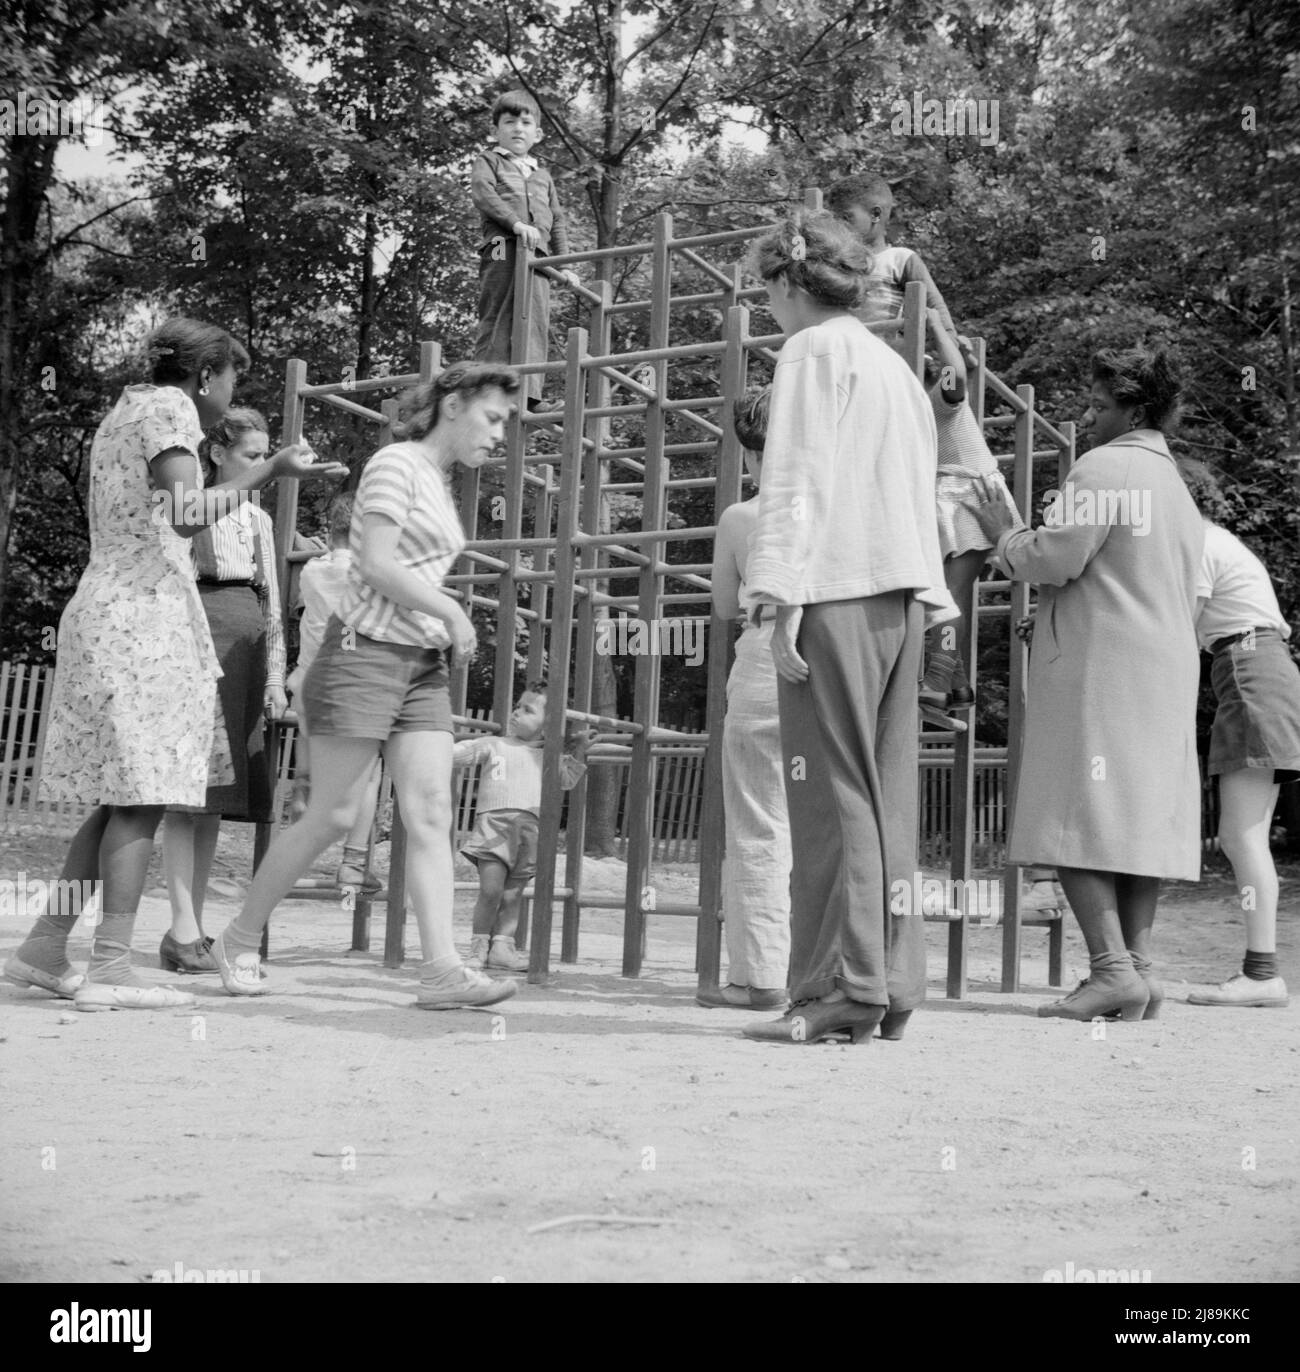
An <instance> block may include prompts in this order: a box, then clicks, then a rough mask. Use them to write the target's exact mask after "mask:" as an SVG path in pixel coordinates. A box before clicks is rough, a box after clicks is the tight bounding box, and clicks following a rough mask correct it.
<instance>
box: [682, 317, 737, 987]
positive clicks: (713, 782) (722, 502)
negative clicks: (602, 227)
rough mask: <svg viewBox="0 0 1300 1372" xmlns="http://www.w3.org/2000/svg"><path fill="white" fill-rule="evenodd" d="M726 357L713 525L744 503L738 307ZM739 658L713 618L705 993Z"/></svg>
mask: <svg viewBox="0 0 1300 1372" xmlns="http://www.w3.org/2000/svg"><path fill="white" fill-rule="evenodd" d="M724 328H725V333H724V335H723V338H724V343H725V350H724V352H723V354H722V376H721V391H722V415H721V420H722V446H721V449H720V451H719V453H718V477H717V484H716V485H715V486H714V493H713V522H714V524H715V525H716V524H717V523H718V521H719V520H720V519H721V518H722V512H723V511H724V510H725V509H726V508H727V507H728V506H729V505H734V504H735V503H736V501H738V500H739V499H740V494H741V484H740V483H741V475H742V468H743V462H742V459H741V451H740V442H739V440H738V439H737V438H736V429H735V424H734V421H733V416H732V410H733V406H734V403H735V401H737V400H738V399H740V397H741V396H742V395H743V394H744V393H745V378H746V372H747V364H748V358H749V354H748V353H747V351H746V349H745V340H746V339H747V338H748V337H749V311H748V310H747V309H746V308H745V307H744V306H743V305H733V306H732V307H731V308H730V309H729V310H728V311H727V314H726V322H725V325H724ZM734 657H735V633H734V632H733V627H732V624H731V622H730V621H729V620H725V619H720V618H719V617H718V616H717V615H716V614H714V613H713V612H712V606H710V617H709V656H708V666H707V669H706V670H707V677H706V680H707V682H708V685H707V695H706V705H705V725H704V727H705V730H706V731H707V733H708V736H709V743H708V747H707V749H706V750H705V754H704V804H703V811H702V814H701V818H700V919H699V923H698V925H697V926H696V930H695V970H696V973H697V975H698V977H699V985H700V987H701V989H704V988H707V987H713V986H716V985H717V984H718V981H719V978H720V974H721V971H722V920H723V919H724V918H725V917H726V913H727V912H726V911H725V910H724V909H723V908H722V864H723V862H724V860H725V857H726V815H725V809H724V806H723V802H722V736H723V730H724V728H725V727H726V713H727V677H728V676H729V675H730V674H731V665H732V661H733V659H734Z"/></svg>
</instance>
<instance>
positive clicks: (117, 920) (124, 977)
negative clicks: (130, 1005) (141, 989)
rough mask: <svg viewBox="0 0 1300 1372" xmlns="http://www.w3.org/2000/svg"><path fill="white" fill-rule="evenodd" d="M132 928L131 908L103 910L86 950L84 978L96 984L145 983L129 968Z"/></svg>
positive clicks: (133, 984)
mask: <svg viewBox="0 0 1300 1372" xmlns="http://www.w3.org/2000/svg"><path fill="white" fill-rule="evenodd" d="M134 931H135V911H134V910H132V911H131V912H130V914H109V913H108V912H107V911H105V912H104V914H103V916H102V917H101V919H100V923H99V928H98V929H97V930H96V931H95V942H94V945H93V946H92V948H91V950H90V965H89V966H88V967H87V968H86V980H87V981H88V982H95V983H96V984H97V985H100V986H148V985H149V983H148V982H147V981H142V980H141V979H140V978H139V977H138V976H136V974H135V973H134V972H133V971H132V970H131V935H132V934H133V933H134Z"/></svg>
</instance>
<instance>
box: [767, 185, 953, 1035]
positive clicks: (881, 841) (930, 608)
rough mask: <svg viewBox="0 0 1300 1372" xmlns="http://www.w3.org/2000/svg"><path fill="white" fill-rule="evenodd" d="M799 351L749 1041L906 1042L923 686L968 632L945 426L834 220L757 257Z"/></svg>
mask: <svg viewBox="0 0 1300 1372" xmlns="http://www.w3.org/2000/svg"><path fill="white" fill-rule="evenodd" d="M753 264H754V267H755V270H756V271H757V274H758V275H759V276H760V277H761V278H762V280H763V282H764V283H765V285H766V286H767V292H768V302H769V308H770V309H771V311H772V314H773V315H774V316H775V317H776V321H777V323H778V324H779V325H780V326H781V328H782V329H783V330H784V332H785V334H786V341H785V344H784V346H783V347H782V349H781V353H780V356H779V357H778V359H777V364H776V369H775V373H774V375H773V378H772V402H771V414H770V418H769V423H768V433H767V442H766V445H765V448H764V459H763V484H762V488H761V490H760V492H759V509H758V520H757V525H756V528H755V533H754V542H753V550H752V552H751V554H750V558H749V561H748V563H747V565H746V571H745V575H746V582H747V585H748V589H749V591H750V593H751V595H752V597H753V600H754V603H755V605H756V607H757V608H756V609H755V611H754V613H755V614H756V615H758V614H762V613H763V607H765V606H775V607H776V612H775V622H774V624H773V628H772V658H773V661H774V663H775V665H776V671H777V675H778V677H779V678H780V681H779V684H778V698H779V706H780V716H781V749H782V752H783V754H784V762H785V786H786V798H787V801H788V808H789V815H790V837H791V844H792V849H793V867H792V872H791V881H790V912H791V918H790V935H791V948H790V998H791V1002H792V1005H791V1009H790V1011H789V1013H788V1014H787V1015H785V1016H784V1017H783V1018H781V1019H779V1020H776V1021H774V1022H769V1023H762V1024H757V1025H753V1026H751V1027H750V1028H748V1029H746V1030H745V1033H746V1035H747V1036H748V1037H750V1038H760V1039H771V1040H776V1041H778V1042H787V1043H813V1042H815V1041H816V1040H818V1039H819V1038H824V1037H826V1036H827V1035H829V1034H833V1033H836V1032H843V1033H846V1034H848V1035H849V1036H850V1038H851V1039H852V1041H853V1042H854V1043H859V1042H862V1041H864V1040H865V1039H868V1038H869V1037H870V1036H871V1034H872V1033H873V1032H874V1030H875V1029H876V1027H877V1026H879V1027H880V1029H881V1036H882V1037H884V1038H894V1039H896V1038H899V1037H901V1034H902V1027H903V1024H904V1023H905V1022H906V1019H907V1017H908V1015H910V1014H911V1012H912V1009H913V1008H914V1007H915V1006H916V1005H918V1004H919V1003H920V1002H921V1001H922V1000H923V999H924V997H925V939H924V929H923V927H922V921H921V919H920V918H919V911H910V910H908V909H907V908H906V907H905V906H904V905H902V904H901V903H900V902H898V901H897V900H896V899H895V895H896V893H897V892H899V891H905V890H908V889H909V888H908V885H907V883H908V882H909V881H913V880H914V878H915V873H916V827H917V813H916V811H917V794H916V786H917V782H916V777H917V730H918V725H919V719H918V713H917V696H916V687H917V678H918V676H919V675H920V671H919V669H920V663H921V643H922V637H923V635H924V632H925V629H926V628H927V627H928V626H929V624H932V623H941V622H944V621H946V620H950V619H955V618H957V616H958V612H957V608H956V606H955V605H954V604H953V600H952V597H951V596H950V595H949V594H948V591H947V589H946V587H945V585H944V577H943V563H942V559H941V556H940V552H939V533H938V527H937V524H936V522H935V513H934V509H935V507H934V483H935V463H936V440H935V426H934V415H933V412H932V410H931V408H930V402H929V400H928V398H927V397H926V394H925V391H924V390H923V389H922V387H921V383H920V382H919V381H918V380H917V378H916V377H915V376H913V374H912V373H911V371H910V370H909V369H908V367H907V365H906V364H905V363H904V362H903V360H902V359H901V358H900V357H899V356H898V355H897V354H896V353H894V352H893V350H892V349H890V348H889V347H888V346H887V345H886V344H884V343H882V342H881V341H880V340H879V339H878V338H875V337H873V336H872V334H871V333H870V332H869V331H868V329H867V328H866V326H865V325H864V324H863V323H862V322H861V321H860V320H858V319H856V318H855V317H854V316H853V313H852V310H853V308H854V306H855V305H856V304H857V302H858V299H859V296H860V294H861V290H862V286H863V282H864V280H865V277H866V273H867V272H868V271H869V269H870V265H871V257H870V254H869V253H868V252H867V250H866V249H865V248H864V247H863V245H862V244H861V242H859V240H858V239H857V238H856V237H855V236H854V235H853V233H852V232H851V231H850V230H849V229H847V228H846V227H845V225H843V224H842V223H841V222H840V221H839V220H837V219H836V218H835V217H834V216H833V215H827V214H810V213H808V212H800V213H798V214H795V215H794V216H792V217H791V218H790V219H789V220H787V221H786V222H785V223H783V224H780V225H778V226H777V227H776V228H774V229H773V230H772V231H771V232H770V233H768V234H765V235H764V236H763V237H762V238H761V239H759V240H758V242H757V243H756V244H755V248H754V256H753Z"/></svg>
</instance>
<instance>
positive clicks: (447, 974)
mask: <svg viewBox="0 0 1300 1372" xmlns="http://www.w3.org/2000/svg"><path fill="white" fill-rule="evenodd" d="M463 970H464V964H463V963H462V962H461V960H460V954H459V953H448V954H446V956H444V957H440V958H430V959H429V960H428V962H422V963H421V964H420V983H421V985H423V986H441V985H442V984H443V983H444V982H454V981H459V980H460V974H461V972H462V971H463Z"/></svg>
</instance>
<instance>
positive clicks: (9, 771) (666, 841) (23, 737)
mask: <svg viewBox="0 0 1300 1372" xmlns="http://www.w3.org/2000/svg"><path fill="white" fill-rule="evenodd" d="M53 680H54V669H53V668H52V667H41V666H32V665H30V664H27V663H22V662H14V663H10V662H5V663H0V828H7V827H9V826H11V825H17V824H34V825H39V826H41V827H44V828H48V829H52V830H56V831H60V832H71V831H72V830H74V829H75V828H76V827H77V826H78V825H79V824H80V823H81V821H82V819H83V818H84V816H85V810H86V807H85V806H83V805H79V804H76V803H72V802H63V803H60V804H51V803H50V802H49V801H47V800H44V799H42V798H41V796H40V784H39V783H40V758H41V750H42V747H43V745H44V741H45V720H46V718H47V712H46V711H45V709H44V706H45V703H46V701H47V700H48V698H49V692H50V689H51V686H52V683H53ZM467 717H468V718H469V719H471V720H486V719H487V717H488V711H486V710H470V711H468V712H467ZM678 732H680V733H691V732H696V731H693V730H689V729H684V730H679V731H678ZM294 736H295V730H294V728H293V726H292V725H287V726H286V727H285V728H284V729H283V730H281V731H280V746H279V758H278V759H277V761H278V767H277V775H278V784H277V788H276V813H277V814H279V815H281V816H283V815H284V813H285V807H286V806H287V803H288V797H289V793H290V789H291V786H292V781H293V755H294V747H293V744H294ZM602 765H610V766H617V767H619V768H620V770H621V771H622V772H623V774H624V775H623V783H622V785H621V787H620V791H619V805H618V819H617V827H616V831H615V832H616V833H617V835H618V851H619V855H620V856H624V855H625V854H626V850H627V841H628V840H627V834H626V832H625V829H626V821H627V811H628V803H627V800H628V794H627V764H626V763H610V764H602ZM1006 771H1007V763H1006V749H1005V748H980V749H977V750H976V755H975V806H974V812H973V817H972V818H973V824H974V831H973V854H972V855H973V858H974V861H975V864H976V866H978V867H981V868H996V867H999V866H1000V865H1001V864H1002V861H1003V858H1004V855H1005V849H1006V830H1007V776H1006ZM952 777H953V757H952V752H951V750H950V749H943V748H933V749H930V748H927V749H923V750H922V753H921V766H920V777H919V783H920V794H919V800H920V806H919V808H920V815H919V834H918V837H919V841H920V857H921V860H922V861H923V862H924V863H925V864H926V865H932V866H936V867H942V866H944V865H946V864H947V862H948V859H949V856H950V844H949V833H950V830H951V815H952ZM476 789H477V775H476V769H470V770H469V771H467V772H466V773H464V774H463V775H462V776H461V779H460V786H459V790H458V793H457V796H456V832H457V837H458V840H459V839H461V838H464V837H465V836H467V835H468V834H469V832H470V830H471V829H472V828H473V827H474V797H475V794H476ZM703 794H704V746H703V744H701V745H700V747H699V749H698V750H696V749H694V748H693V747H692V746H691V745H684V746H683V747H681V748H680V749H673V750H671V751H670V752H669V753H667V754H666V755H661V756H659V757H657V758H656V773H655V807H654V831H653V832H654V848H653V853H652V857H653V860H654V861H655V862H696V861H698V860H699V843H700V808H701V802H702V799H703ZM388 795H389V791H388V786H387V781H385V793H384V795H383V797H381V802H382V803H385V804H386V803H387V799H388ZM566 810H567V797H566ZM1201 810H1202V833H1203V834H1206V835H1210V836H1212V835H1213V834H1214V833H1215V832H1216V831H1217V819H1218V798H1217V796H1216V794H1215V791H1214V788H1213V786H1210V785H1208V784H1207V785H1206V786H1205V787H1203V789H1202V806H1201ZM1205 847H1206V850H1207V852H1208V851H1209V850H1210V849H1211V848H1212V847H1213V841H1212V839H1211V838H1207V839H1206V842H1205Z"/></svg>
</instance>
